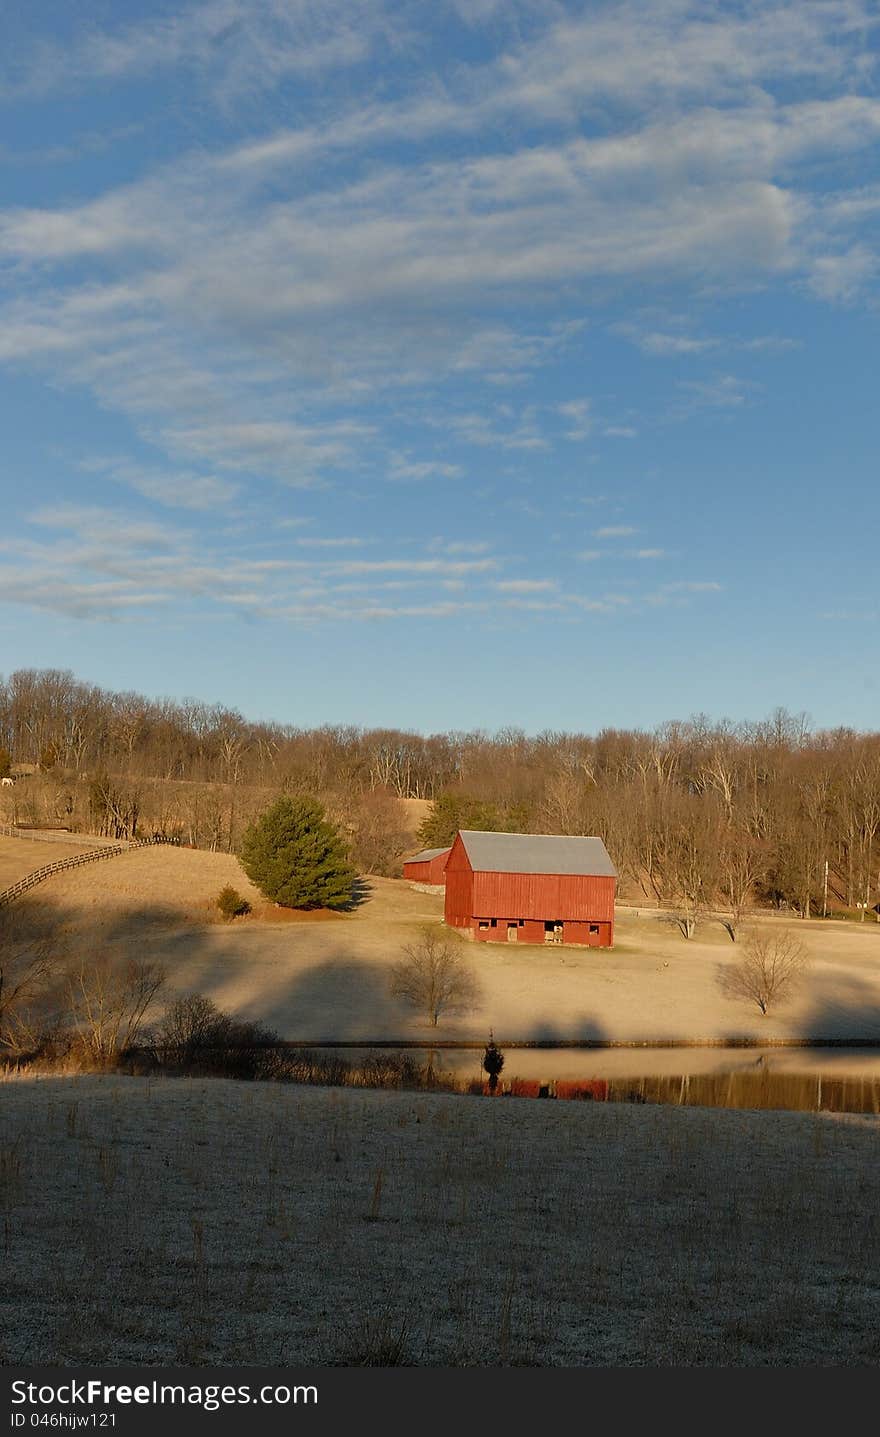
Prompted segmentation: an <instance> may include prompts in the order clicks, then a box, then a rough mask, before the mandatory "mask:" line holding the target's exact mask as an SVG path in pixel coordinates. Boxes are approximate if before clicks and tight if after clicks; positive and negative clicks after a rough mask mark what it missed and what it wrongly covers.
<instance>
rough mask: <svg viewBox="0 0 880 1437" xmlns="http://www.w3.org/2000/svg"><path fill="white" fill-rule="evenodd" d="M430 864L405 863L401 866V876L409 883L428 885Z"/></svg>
mask: <svg viewBox="0 0 880 1437" xmlns="http://www.w3.org/2000/svg"><path fill="white" fill-rule="evenodd" d="M430 872H431V865H430V863H405V864H404V865H403V876H404V878H408V879H409V881H410V883H430V882H431V878H430V876H429V875H430Z"/></svg>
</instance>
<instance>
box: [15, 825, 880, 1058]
mask: <svg viewBox="0 0 880 1437" xmlns="http://www.w3.org/2000/svg"><path fill="white" fill-rule="evenodd" d="M23 846H24V845H22V847H23ZM36 846H37V845H33V847H34V848H36ZM40 847H41V849H42V848H43V845H40ZM227 883H231V884H233V885H234V886H235V887H237V888H238V889H239V890H240V891H241V892H242V893H243V894H244V895H245V897H247V898H248V899H249V900H250V901H251V902H252V903H253V905H254V913H253V915H252V916H250V917H247V918H243V919H236V920H235V921H234V922H233V923H231V924H229V923H224V922H223V921H222V919H221V917H220V914H219V913H218V911H217V909H216V906H215V905H216V896H217V893H218V892H219V890H220V889H221V888H222V887H223V886H224V884H227ZM18 908H19V910H21V911H23V913H25V914H26V913H28V912H30V913H32V914H34V916H35V917H36V916H38V915H42V918H43V919H44V920H45V921H46V922H49V923H53V924H54V925H55V926H56V927H57V928H58V929H61V930H63V932H64V940H65V943H66V945H67V946H68V947H70V948H73V949H75V948H76V947H77V945H78V944H87V945H89V946H90V947H91V948H102V949H106V950H109V951H110V952H111V953H114V954H117V955H119V956H120V957H137V958H150V959H155V960H157V961H159V962H161V963H163V964H164V965H165V967H166V968H167V970H168V978H169V989H170V993H171V996H174V995H175V994H177V993H186V992H200V993H204V994H205V995H206V996H208V997H210V998H212V999H213V1000H214V1001H215V1002H216V1003H217V1004H218V1005H219V1006H220V1007H221V1008H223V1009H225V1010H227V1011H229V1012H231V1013H234V1014H236V1015H237V1016H240V1017H247V1018H251V1019H257V1020H259V1021H262V1022H264V1023H267V1024H268V1025H270V1026H271V1027H272V1028H274V1029H275V1030H276V1031H277V1032H279V1033H280V1034H281V1036H282V1037H285V1038H291V1039H301V1040H306V1041H310V1042H316V1041H319V1040H321V1039H324V1040H334V1039H335V1040H349V1041H356V1040H370V1039H374V1040H375V1039H383V1038H406V1039H426V1038H430V1037H431V1036H434V1037H440V1038H444V1039H454V1038H468V1039H483V1038H485V1036H486V1033H487V1031H488V1029H489V1028H490V1027H491V1028H493V1029H494V1031H495V1033H496V1035H498V1036H499V1037H500V1038H502V1039H507V1040H508V1041H511V1040H545V1041H546V1040H550V1039H554V1040H557V1041H563V1040H578V1041H579V1040H584V1039H612V1040H616V1041H633V1042H643V1041H658V1040H667V1041H668V1040H674V1039H685V1040H701V1039H712V1040H720V1039H724V1038H731V1037H740V1036H743V1037H753V1038H797V1037H805V1036H806V1037H816V1036H818V1037H831V1038H835V1037H840V1038H844V1037H861V1038H874V1039H876V1040H877V1041H878V1042H880V925H878V924H874V923H865V924H853V923H841V922H832V921H825V922H822V921H813V922H804V921H800V920H794V921H788V922H786V921H785V920H782V919H779V918H774V917H769V916H762V917H761V918H760V919H759V920H758V921H759V922H760V923H761V925H763V926H768V927H769V926H780V927H783V928H784V927H791V929H792V930H793V931H794V932H795V933H796V935H797V937H798V938H799V939H801V941H802V942H803V943H804V946H805V947H806V948H807V949H808V951H809V953H810V956H811V958H812V967H811V969H810V971H809V974H808V976H807V977H806V978H805V980H804V981H803V983H802V984H801V986H800V988H799V989H798V990H797V991H796V992H795V994H794V995H793V997H792V999H791V1001H790V1002H788V1003H786V1004H785V1005H784V1006H779V1007H777V1008H775V1009H773V1010H772V1011H771V1013H770V1014H769V1016H768V1017H764V1018H762V1017H761V1015H760V1014H759V1012H758V1010H757V1008H755V1007H753V1006H749V1004H748V1003H746V1002H745V1001H744V1000H742V999H739V1000H734V999H731V998H730V997H728V996H726V995H725V993H724V991H723V983H722V981H721V980H722V978H723V975H724V973H725V971H726V970H727V969H728V967H729V965H730V964H731V963H732V962H734V961H735V960H736V957H737V953H738V951H740V950H738V948H737V947H736V946H735V945H734V944H732V943H731V942H730V940H729V938H728V937H727V936H726V934H725V931H724V929H723V927H722V925H721V923H720V922H718V921H717V920H715V921H712V922H709V921H707V922H705V923H704V924H702V925H701V926H700V928H699V929H698V931H697V937H696V938H695V939H693V940H691V941H690V942H685V941H684V940H683V939H682V938H681V936H680V934H679V932H678V929H677V927H676V926H675V924H674V922H672V921H671V919H670V916H669V915H668V914H663V913H659V914H658V913H657V912H656V911H655V910H635V909H629V908H621V909H620V911H619V915H618V926H617V944H616V947H615V948H614V949H613V950H604V949H580V948H549V947H548V948H544V947H537V948H536V947H531V946H527V945H522V946H517V947H513V946H508V945H506V944H475V945H468V946H467V948H466V952H467V955H468V957H469V959H470V961H471V962H472V964H473V967H474V970H475V973H476V976H477V980H478V984H479V996H478V998H477V1000H476V1001H475V1003H474V1004H473V1006H472V1007H471V1008H470V1010H469V1011H467V1012H463V1013H459V1014H455V1013H448V1014H446V1015H445V1016H444V1017H443V1018H442V1020H441V1023H440V1027H439V1028H438V1029H436V1030H435V1029H431V1028H429V1027H428V1026H427V1025H426V1023H425V1021H424V1020H423V1019H422V1018H421V1017H420V1015H418V1014H417V1013H413V1012H412V1010H410V1009H408V1008H406V1007H404V1006H403V1005H402V1004H401V1002H400V1000H398V999H396V998H393V997H392V996H391V995H390V992H389V977H390V967H391V965H392V964H393V963H394V962H395V961H396V960H397V959H398V958H399V957H400V956H401V951H402V949H403V946H404V945H405V944H406V943H407V942H409V941H410V940H412V939H413V938H414V937H415V936H417V934H418V930H419V927H420V925H422V924H425V923H428V924H439V923H440V922H441V921H442V914H443V900H442V897H440V896H439V895H436V894H430V893H421V892H418V891H416V890H415V889H413V888H411V887H410V886H409V885H408V884H407V883H404V882H402V881H400V880H394V879H382V878H370V879H365V880H363V881H362V883H361V885H360V890H359V894H358V896H357V902H356V904H355V906H354V907H353V908H352V910H351V912H348V913H327V912H318V913H292V912H290V911H289V910H285V909H279V908H276V907H275V906H274V905H273V904H270V903H267V902H266V901H265V900H264V899H262V898H261V896H260V894H259V893H258V892H257V891H256V889H254V887H253V886H252V885H251V884H250V883H249V882H248V880H247V879H246V878H245V876H244V874H243V872H242V870H241V867H240V865H239V864H238V862H237V860H236V859H235V858H233V857H231V856H230V855H228V854H223V853H207V852H201V851H194V850H189V849H184V848H171V847H163V846H158V847H155V848H146V849H138V850H132V851H131V852H129V853H124V854H122V855H120V856H119V857H117V858H114V859H112V860H111V861H109V862H107V863H101V864H96V865H94V867H86V868H82V869H77V870H74V871H72V872H69V873H64V874H61V875H58V876H57V877H53V878H52V879H50V880H49V881H48V882H47V883H45V884H42V885H41V886H40V887H39V888H37V889H35V890H34V891H33V893H32V894H29V895H27V896H26V897H25V898H23V899H21V900H20V901H19V905H18Z"/></svg>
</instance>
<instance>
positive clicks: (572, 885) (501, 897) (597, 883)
mask: <svg viewBox="0 0 880 1437" xmlns="http://www.w3.org/2000/svg"><path fill="white" fill-rule="evenodd" d="M456 842H457V840H456ZM448 872H449V867H448V865H447V874H448ZM615 881H616V880H615V879H613V878H605V877H598V876H595V875H592V874H570V873H569V874H552V873H476V874H474V876H473V883H474V896H473V901H474V907H473V910H472V912H473V914H474V915H475V916H478V917H480V918H500V917H502V916H507V915H511V914H512V915H514V916H515V917H516V918H532V919H540V920H541V922H543V921H544V920H545V919H561V920H562V921H563V922H565V921H566V920H567V921H569V922H581V923H597V922H598V923H613V922H614V888H615ZM448 886H449V880H448V878H447V888H448ZM542 941H543V937H542Z"/></svg>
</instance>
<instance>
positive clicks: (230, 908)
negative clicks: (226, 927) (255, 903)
mask: <svg viewBox="0 0 880 1437" xmlns="http://www.w3.org/2000/svg"><path fill="white" fill-rule="evenodd" d="M217 907H218V908H219V909H220V912H221V913H222V914H223V917H224V918H225V919H226V921H227V923H231V922H232V920H233V918H242V917H244V915H245V914H246V913H250V911H251V905H250V904H249V903H248V901H247V899H246V898H245V897H244V896H243V895H242V894H241V893H239V891H238V889H237V888H233V887H232V884H231V883H227V885H226V887H225V888H221V889H220V892H219V893H218V895H217Z"/></svg>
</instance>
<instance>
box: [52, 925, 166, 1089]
mask: <svg viewBox="0 0 880 1437" xmlns="http://www.w3.org/2000/svg"><path fill="white" fill-rule="evenodd" d="M164 983H165V970H164V968H162V967H160V966H159V964H157V963H139V962H135V961H122V960H119V959H114V958H112V957H111V956H110V955H109V954H104V953H102V954H99V955H98V956H97V957H95V958H92V957H90V958H88V959H86V958H84V959H81V960H80V961H78V962H77V963H75V964H74V965H73V966H72V967H71V968H70V969H69V971H68V974H67V994H68V1001H69V1005H70V1015H71V1017H72V1019H73V1021H74V1023H75V1025H76V1028H77V1035H78V1038H79V1041H80V1043H81V1045H82V1047H83V1049H84V1051H85V1052H86V1054H87V1055H88V1057H89V1058H90V1059H91V1060H92V1061H93V1062H95V1063H100V1064H106V1063H111V1062H112V1061H113V1060H114V1059H115V1058H116V1057H117V1056H118V1055H119V1054H120V1053H124V1052H125V1051H126V1049H128V1048H133V1047H134V1046H135V1044H136V1042H137V1040H138V1038H139V1036H140V1034H141V1032H142V1031H143V1027H144V1024H145V1022H146V1017H147V1012H148V1010H149V1007H150V1004H151V1003H152V1002H153V999H154V998H155V997H156V995H157V994H158V993H159V991H160V990H161V988H162V987H163V985H164Z"/></svg>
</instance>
